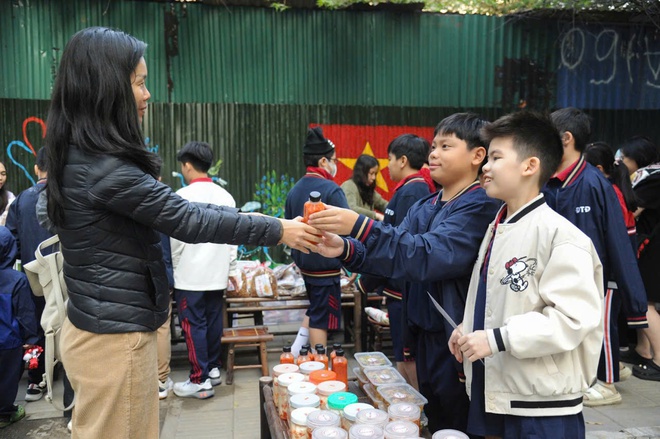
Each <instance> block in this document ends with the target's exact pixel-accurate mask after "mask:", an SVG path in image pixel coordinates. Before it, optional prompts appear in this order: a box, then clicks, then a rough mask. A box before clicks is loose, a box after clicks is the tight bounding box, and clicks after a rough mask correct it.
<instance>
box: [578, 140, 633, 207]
mask: <svg viewBox="0 0 660 439" xmlns="http://www.w3.org/2000/svg"><path fill="white" fill-rule="evenodd" d="M584 157H585V158H586V160H587V161H588V162H589V163H591V164H592V165H593V166H598V165H600V166H601V167H602V168H603V172H605V174H606V175H608V176H609V178H610V180H611V181H612V183H613V184H615V185H616V186H617V187H618V188H619V190H621V194H623V200H624V201H625V203H626V207H627V208H628V210H629V211H631V212H634V211H636V210H637V200H636V198H635V193H634V192H633V189H632V184H631V183H630V172H629V171H628V168H627V167H626V165H624V164H623V162H621V161H619V160H614V152H612V148H610V146H609V145H608V144H607V143H605V142H593V143H590V144H589V145H587V147H586V148H585V150H584Z"/></svg>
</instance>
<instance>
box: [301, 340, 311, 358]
mask: <svg viewBox="0 0 660 439" xmlns="http://www.w3.org/2000/svg"><path fill="white" fill-rule="evenodd" d="M300 349H307V356H308V357H309V361H314V352H312V345H311V344H309V343H307V344H304V345H302V348H300Z"/></svg>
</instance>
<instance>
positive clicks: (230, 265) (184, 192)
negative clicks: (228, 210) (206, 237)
mask: <svg viewBox="0 0 660 439" xmlns="http://www.w3.org/2000/svg"><path fill="white" fill-rule="evenodd" d="M176 193H177V195H180V196H181V198H184V199H186V200H188V201H192V202H197V203H204V204H214V205H216V206H228V207H236V201H234V198H233V197H232V196H231V195H230V194H229V192H227V191H226V190H225V189H223V188H221V187H220V186H218V185H217V184H215V183H213V180H211V179H210V178H198V179H195V180H192V181H191V182H190V184H189V185H188V186H185V187H183V188H181V189H179V190H178V191H176ZM199 227H204V225H203V224H200V225H199ZM170 247H171V251H172V269H173V274H174V288H176V289H177V290H188V291H214V290H224V289H226V288H227V283H228V281H229V276H235V275H236V274H237V269H236V246H235V245H229V244H213V243H203V244H187V243H185V242H183V241H179V240H178V239H174V238H170Z"/></svg>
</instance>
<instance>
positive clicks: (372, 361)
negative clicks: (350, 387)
mask: <svg viewBox="0 0 660 439" xmlns="http://www.w3.org/2000/svg"><path fill="white" fill-rule="evenodd" d="M355 360H356V361H357V362H358V364H359V365H360V367H361V368H362V369H364V368H365V367H371V366H391V365H392V362H391V361H390V360H389V359H388V358H387V357H386V356H385V354H383V353H382V352H358V353H356V354H355Z"/></svg>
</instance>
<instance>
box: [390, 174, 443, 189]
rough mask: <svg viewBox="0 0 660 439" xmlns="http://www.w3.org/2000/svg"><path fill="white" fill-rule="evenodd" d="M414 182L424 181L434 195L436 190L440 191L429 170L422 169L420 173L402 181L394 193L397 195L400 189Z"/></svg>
mask: <svg viewBox="0 0 660 439" xmlns="http://www.w3.org/2000/svg"><path fill="white" fill-rule="evenodd" d="M413 181H415V182H417V181H423V182H424V183H426V185H427V186H428V187H429V191H430V192H431V193H433V192H435V191H436V190H438V189H437V188H436V187H435V182H434V181H433V179H432V178H431V171H430V170H429V169H428V168H422V169H420V170H419V172H416V173H414V174H411V175H409V176H408V177H406V178H404V179H403V180H401V181H400V182H399V184H397V185H396V187H395V188H394V193H396V191H398V190H399V189H400V188H402V187H403V186H405V185H407V184H408V183H411V182H413Z"/></svg>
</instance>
